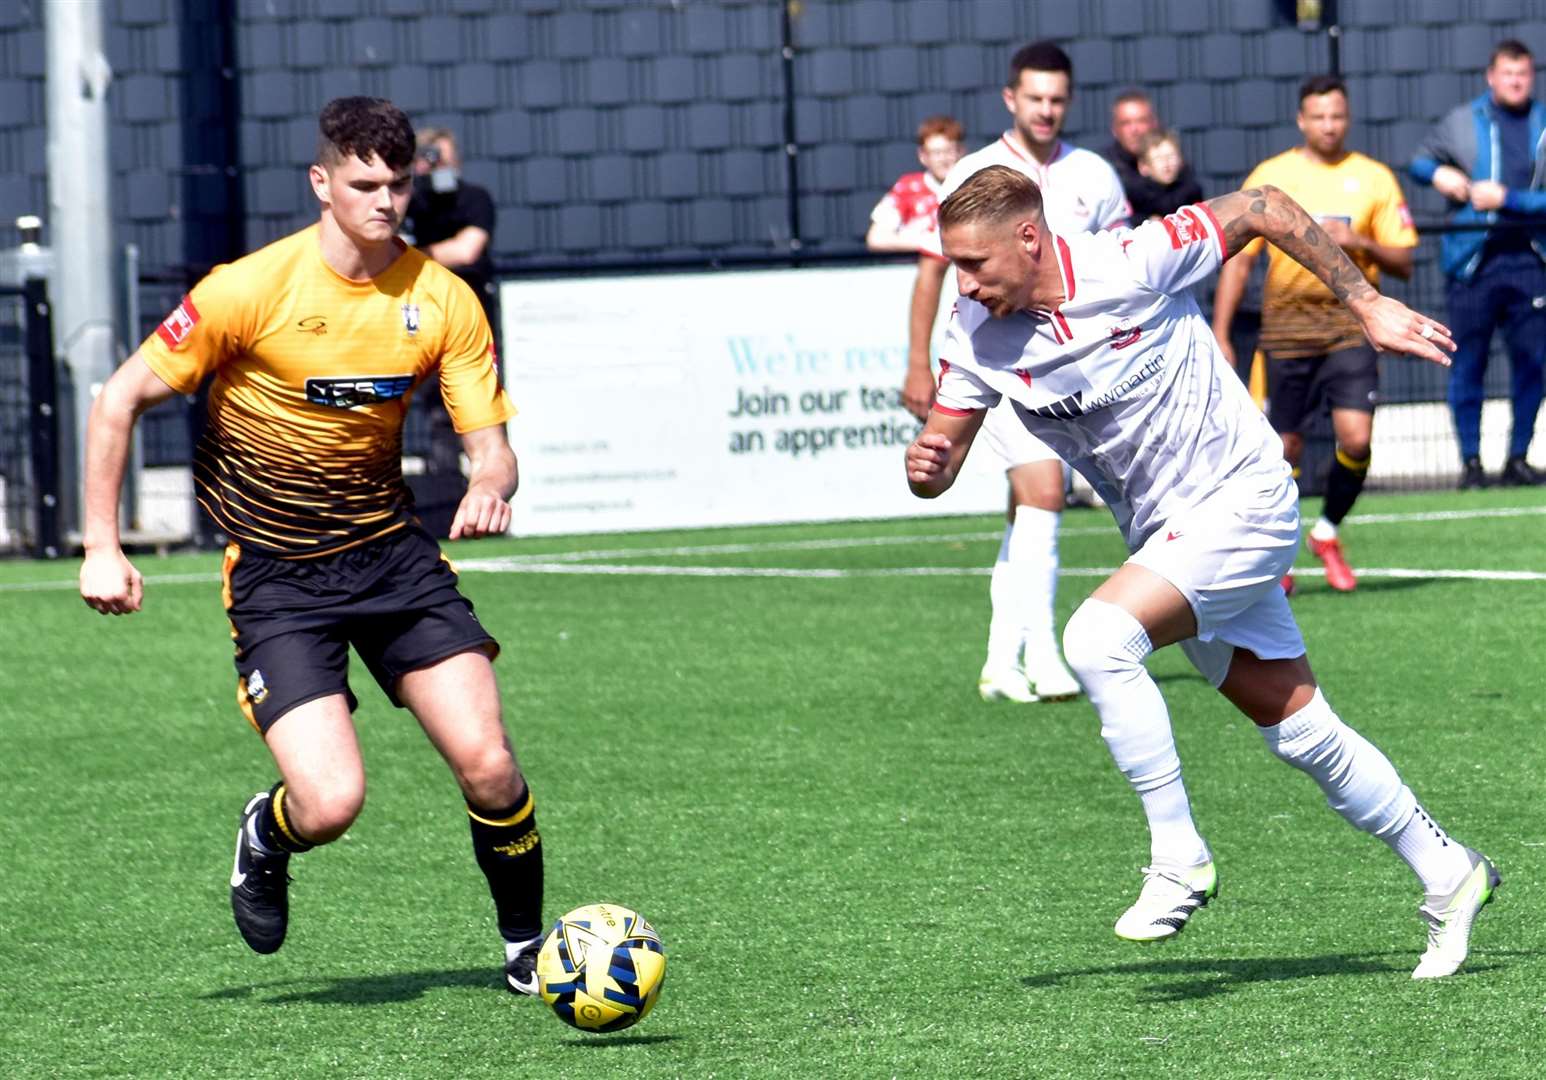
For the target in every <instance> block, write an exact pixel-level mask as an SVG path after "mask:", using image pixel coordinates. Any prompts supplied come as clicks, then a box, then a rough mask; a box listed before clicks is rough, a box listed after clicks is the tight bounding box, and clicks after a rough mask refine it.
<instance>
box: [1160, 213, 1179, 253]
mask: <svg viewBox="0 0 1546 1080" xmlns="http://www.w3.org/2000/svg"><path fill="white" fill-rule="evenodd" d="M1160 224H1161V225H1163V226H1165V231H1166V232H1167V233H1169V234H1170V246H1171V247H1172V248H1174V249H1175V250H1176V251H1180V250H1181V234H1180V233H1178V232H1176V227H1175V226H1174V225H1172V224H1171V223H1170V218H1169V217H1162V218H1160Z"/></svg>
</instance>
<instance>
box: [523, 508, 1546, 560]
mask: <svg viewBox="0 0 1546 1080" xmlns="http://www.w3.org/2000/svg"><path fill="white" fill-rule="evenodd" d="M1541 515H1546V506H1510V507H1497V508H1494V509H1479V510H1432V511H1414V512H1412V513H1409V514H1355V515H1353V516H1352V517H1350V518H1348V519H1347V524H1349V525H1397V524H1406V523H1420V522H1427V521H1464V520H1467V519H1470V518H1512V517H1535V516H1541ZM1114 532H1115V527H1114V526H1109V525H1108V526H1093V527H1091V526H1085V527H1080V528H1071V529H1059V530H1058V536H1060V537H1072V536H1110V535H1112V534H1113V533H1114ZM1001 536H1003V531H1002V530H998V531H995V532H967V533H939V534H934V535H912V536H848V537H830V538H824V539H815V540H767V541H761V542H749V543H739V544H684V545H679V546H674V547H648V548H645V547H640V548H596V549H590V550H583V549H582V550H577V551H553V552H544V553H540V554H533V555H507V556H504V557H503V561H504V562H507V563H512V564H514V563H542V564H551V563H558V562H582V561H584V560H586V559H645V558H656V559H658V558H684V557H687V556H692V555H755V554H758V553H760V552H765V551H838V550H842V549H844V548H862V547H899V546H905V545H908V544H951V543H977V542H983V541H990V540H997V539H999V538H1000V537H1001Z"/></svg>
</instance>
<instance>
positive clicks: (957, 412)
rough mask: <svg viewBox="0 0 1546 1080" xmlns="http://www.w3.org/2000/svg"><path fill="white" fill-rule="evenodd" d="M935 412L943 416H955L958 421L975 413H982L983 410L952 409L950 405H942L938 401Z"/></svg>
mask: <svg viewBox="0 0 1546 1080" xmlns="http://www.w3.org/2000/svg"><path fill="white" fill-rule="evenodd" d="M934 411H935V412H937V413H939V414H940V415H941V416H954V417H955V418H956V419H960V418H961V417H963V416H970V415H972V413H974V412H981V411H982V410H981V409H952V408H951V407H950V406H949V405H941V404H940V403H939V402H937V401H936V402H935V403H934Z"/></svg>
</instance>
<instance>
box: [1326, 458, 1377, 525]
mask: <svg viewBox="0 0 1546 1080" xmlns="http://www.w3.org/2000/svg"><path fill="white" fill-rule="evenodd" d="M1372 459H1373V455H1372V454H1371V455H1369V456H1368V457H1365V458H1364V459H1363V460H1362V461H1359V460H1358V459H1357V458H1354V457H1349V456H1348V455H1347V454H1346V453H1344V452H1343V450H1342V448H1341V447H1340V446H1339V447H1337V458H1336V460H1335V461H1333V462H1332V463H1331V475H1330V476H1328V477H1327V478H1326V501H1325V503H1324V504H1323V505H1322V506H1321V515H1322V516H1323V517H1325V519H1326V520H1327V521H1329V522H1331V523H1332V524H1333V525H1340V524H1342V519H1343V518H1345V517H1347V513H1348V511H1349V510H1351V509H1352V508H1353V502H1354V500H1356V499H1357V498H1358V493H1359V492H1360V491H1362V490H1363V482H1364V477H1366V476H1368V475H1369V462H1370V461H1371V460H1372Z"/></svg>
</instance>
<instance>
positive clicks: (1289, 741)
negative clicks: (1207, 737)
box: [1261, 688, 1471, 896]
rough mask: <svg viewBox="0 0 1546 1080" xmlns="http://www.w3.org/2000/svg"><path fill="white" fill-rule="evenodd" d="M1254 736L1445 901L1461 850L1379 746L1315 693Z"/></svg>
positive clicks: (1462, 867)
mask: <svg viewBox="0 0 1546 1080" xmlns="http://www.w3.org/2000/svg"><path fill="white" fill-rule="evenodd" d="M1261 733H1262V738H1264V739H1266V741H1267V748H1268V749H1269V750H1271V751H1272V752H1273V753H1274V754H1276V755H1277V756H1278V757H1279V758H1281V759H1283V760H1284V761H1286V762H1288V763H1289V764H1290V765H1292V766H1294V768H1296V769H1299V770H1301V771H1302V772H1306V773H1309V774H1310V776H1311V777H1313V778H1314V780H1315V782H1316V783H1317V784H1319V785H1320V787H1321V790H1322V791H1324V792H1325V793H1326V801H1327V802H1328V803H1329V804H1330V805H1331V808H1332V809H1333V810H1335V811H1336V812H1337V813H1339V814H1341V815H1342V816H1343V817H1344V818H1345V819H1346V820H1347V822H1348V824H1350V825H1352V826H1353V827H1354V828H1355V829H1361V830H1362V831H1364V832H1366V833H1371V834H1373V835H1374V836H1377V837H1379V838H1380V839H1381V840H1383V841H1385V843H1387V844H1389V845H1390V847H1391V849H1392V850H1393V851H1395V853H1396V854H1397V855H1399V856H1401V858H1402V860H1403V861H1404V862H1405V863H1406V864H1407V865H1408V866H1410V867H1411V868H1412V872H1413V873H1415V874H1416V875H1417V879H1418V880H1419V881H1421V882H1422V884H1423V892H1425V893H1426V894H1428V895H1429V896H1445V895H1448V894H1449V893H1450V892H1452V891H1454V889H1455V887H1456V886H1457V885H1459V884H1460V881H1461V879H1462V878H1464V877H1465V875H1466V874H1467V873H1469V872H1470V870H1471V863H1470V859H1469V858H1468V857H1467V855H1466V851H1465V848H1464V847H1463V846H1461V845H1460V844H1458V843H1456V842H1455V841H1453V840H1451V839H1450V838H1449V837H1448V836H1447V835H1445V833H1444V830H1443V829H1441V828H1439V827H1438V825H1436V824H1435V823H1434V821H1433V819H1432V818H1430V817H1429V816H1428V814H1427V812H1426V811H1424V810H1423V809H1422V808H1421V807H1420V806H1418V805H1417V799H1416V797H1414V796H1413V794H1412V789H1411V788H1409V787H1407V786H1406V785H1405V784H1403V783H1402V782H1401V776H1400V775H1399V774H1398V773H1397V772H1396V767H1395V766H1394V765H1392V764H1391V763H1390V759H1389V758H1387V757H1386V756H1385V755H1384V754H1383V753H1382V752H1381V751H1380V749H1379V747H1377V746H1375V745H1374V744H1373V743H1371V742H1370V741H1369V740H1368V739H1365V738H1364V737H1363V736H1362V735H1360V734H1358V732H1356V731H1354V730H1353V729H1352V728H1350V727H1348V726H1347V725H1346V724H1344V723H1343V722H1342V721H1341V719H1340V718H1338V716H1337V714H1336V713H1334V712H1332V711H1331V706H1330V705H1329V704H1328V703H1327V701H1326V699H1325V697H1323V696H1322V695H1321V692H1320V690H1319V688H1317V689H1316V691H1315V696H1314V697H1313V698H1311V699H1310V702H1309V704H1307V705H1306V706H1305V707H1304V708H1302V709H1300V710H1299V711H1298V712H1296V713H1294V714H1293V715H1292V716H1290V717H1288V718H1287V719H1286V720H1284V721H1283V722H1282V723H1279V724H1274V725H1273V726H1272V727H1264V728H1262V729H1261Z"/></svg>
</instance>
